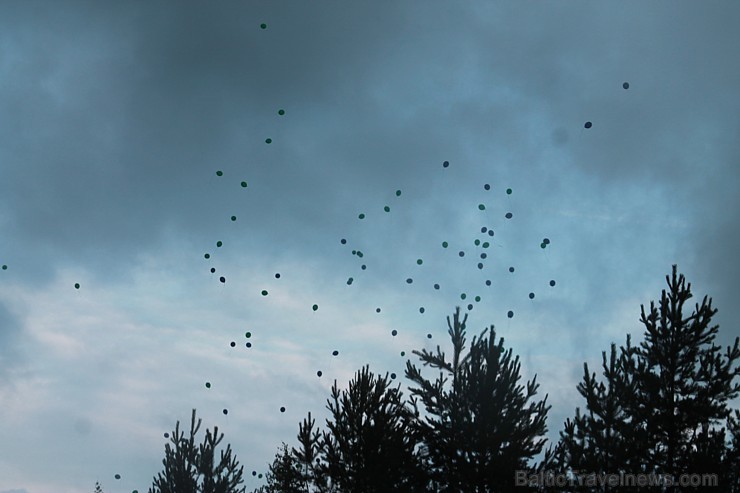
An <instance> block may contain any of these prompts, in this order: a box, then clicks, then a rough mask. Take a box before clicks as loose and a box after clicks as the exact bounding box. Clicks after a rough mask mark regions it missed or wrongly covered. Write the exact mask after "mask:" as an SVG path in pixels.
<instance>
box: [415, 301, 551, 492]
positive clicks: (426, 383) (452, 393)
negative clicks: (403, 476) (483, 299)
mask: <svg viewBox="0 0 740 493" xmlns="http://www.w3.org/2000/svg"><path fill="white" fill-rule="evenodd" d="M466 322H467V315H465V318H464V319H463V320H462V321H461V320H460V308H459V307H458V308H457V309H456V311H455V313H454V315H453V322H450V318H449V317H447V325H448V328H449V331H448V333H449V335H450V338H451V340H452V345H453V354H452V361H447V359H446V357H445V354H444V353H443V352H441V351H440V347H439V346H437V353H436V354H434V353H431V352H429V351H426V350H422V351H414V352H413V353H414V354H416V355H417V356H418V357H419V358H420V359H421V361H422V362H423V364H424V366H430V367H432V368H435V369H438V370H440V375H439V377H438V378H437V379H436V380H435V381H430V380H428V379H426V378H424V377H423V376H422V374H421V372H420V370H419V369H418V368H417V367H416V366H414V365H413V364H412V363H411V362H410V361H408V362H407V363H406V377H407V378H408V379H410V380H411V381H412V382H414V383H415V384H416V385H418V387H416V388H412V389H411V394H412V396H413V397H414V398H415V399H416V398H418V399H419V400H420V401H421V403H422V404H423V405H424V407H425V411H426V415H425V416H424V418H423V419H417V420H416V421H415V425H416V429H417V432H418V433H419V435H420V437H422V440H423V446H422V450H423V457H424V460H425V462H426V463H427V464H428V467H429V469H430V475H431V478H432V480H433V482H434V487H435V491H444V492H448V491H449V492H455V493H457V492H460V491H465V492H495V491H510V490H511V489H512V488H513V486H514V484H515V483H514V481H515V474H516V471H527V472H533V470H532V469H531V468H530V467H529V466H528V465H527V461H528V459H531V458H532V457H534V456H535V455H536V454H538V453H539V452H540V451H541V450H542V447H543V445H544V443H545V439H544V438H543V436H544V434H545V433H546V431H547V428H546V425H545V420H546V416H547V411H548V410H549V409H550V407H549V406H546V400H547V396H545V399H544V400H542V401H540V402H530V399H532V398H533V397H534V396H535V394H536V393H537V388H538V386H539V385H538V384H537V383H536V376H535V378H534V379H533V380H532V381H530V382H527V386H526V391H525V389H524V387H523V386H522V385H517V383H518V382H519V380H520V378H521V377H520V375H519V372H520V366H521V365H520V363H519V357H518V356H517V357H516V358H514V359H512V350H511V349H509V350H508V351H506V352H505V351H504V347H503V342H504V341H503V339H501V340H500V341H499V342H498V344H496V343H495V339H496V334H495V331H494V330H493V326H491V327H490V330H491V333H490V336H489V337H486V336H485V334H486V332H487V330H488V329H485V330H484V331H483V332H482V333H481V335H480V337H477V338H474V339H473V341H472V343H471V347H470V351H469V352H468V353H467V354H466V355H464V356H463V350H464V349H465V324H466ZM448 378H449V379H451V382H450V385H449V386H448V385H446V384H447V382H448ZM518 491H526V489H525V488H522V489H518Z"/></svg>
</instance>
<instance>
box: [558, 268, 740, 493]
mask: <svg viewBox="0 0 740 493" xmlns="http://www.w3.org/2000/svg"><path fill="white" fill-rule="evenodd" d="M666 281H667V283H668V287H669V292H668V293H667V292H666V290H663V291H662V295H661V300H660V310H658V308H656V307H655V304H654V303H653V302H651V303H650V310H649V313H647V314H646V312H645V307H644V305H641V318H640V321H641V322H642V324H643V325H645V328H646V332H645V337H644V341H643V342H642V343H641V344H640V346H639V347H636V348H634V347H631V346H630V338H629V337H628V338H627V346H626V347H622V348H621V355H620V357H619V358H616V351H615V347H614V346H613V345H612V358H611V360H610V364H609V365H607V364H606V355H605V354H603V361H604V363H603V366H604V377H605V379H606V385H605V384H604V383H601V384H597V383H596V380H595V375H591V376H589V373H588V366H587V365H584V373H585V374H584V381H583V383H581V384H580V385H579V387H578V390H579V392H580V393H581V395H582V396H583V397H584V398H585V399H586V406H587V410H588V414H584V415H581V414H580V412H579V409H576V418H575V420H574V421H570V420H566V423H565V430H564V431H563V432H562V433H561V441H560V446H561V447H562V450H563V451H565V453H564V455H563V457H564V460H565V462H566V463H567V466H568V468H569V469H570V470H579V469H581V470H583V469H584V468H585V469H587V470H588V472H595V473H598V472H614V473H617V472H620V471H625V472H629V473H653V474H657V475H663V474H671V475H672V476H673V477H674V479H678V478H679V476H680V475H681V474H683V473H692V474H702V473H704V474H707V473H711V474H717V475H718V477H719V478H723V481H725V483H724V484H720V486H722V488H723V489H722V491H732V489H730V488H727V486H728V485H729V484H731V483H732V482H733V481H734V482H735V484H737V477H738V474H737V471H738V462H737V455H735V454H736V453H737V452H736V450H737V448H736V447H734V446H732V444H737V438H738V431H740V430H738V425H737V421H735V420H734V418H733V417H732V416H731V415H730V410H729V409H728V407H727V403H728V401H729V400H731V399H733V398H735V397H737V395H738V392H740V384H737V383H734V380H735V377H736V376H737V375H738V373H740V369H739V368H737V367H735V368H733V364H734V362H735V360H737V359H738V358H740V348H738V344H739V343H740V338H736V339H735V344H734V347H727V351H726V353H725V355H724V357H723V355H722V354H721V348H720V347H719V346H717V345H715V344H714V343H713V341H714V339H715V337H716V334H717V331H718V329H719V327H718V326H716V325H715V326H712V327H710V322H711V318H712V316H713V315H715V314H716V313H717V310H716V309H712V306H711V305H712V302H711V299H709V301H707V297H706V296H705V297H704V299H703V301H702V303H701V306H699V304H696V307H695V310H694V311H693V313H692V314H691V315H689V316H688V317H684V304H685V302H686V301H687V300H689V299H690V298H691V297H692V294H691V284H688V285H686V282H685V278H684V276H683V275H680V276H678V275H677V268H676V266H675V265H674V266H673V274H672V276H670V277H669V276H666ZM736 416H737V414H736ZM723 422H724V423H725V424H726V425H727V429H728V430H729V431H730V432H731V433H732V434H733V437H734V438H733V440H734V441H733V442H731V444H729V445H728V444H726V443H725V429H724V428H719V429H718V426H719V425H720V424H722V423H723ZM617 489H618V490H619V491H628V489H627V488H625V487H619V488H617ZM603 490H604V489H602V488H590V489H588V491H603ZM639 490H640V491H664V488H662V487H655V486H653V487H648V488H642V489H639ZM668 491H680V490H679V487H678V485H676V484H673V485H671V486H670V487H669V488H668Z"/></svg>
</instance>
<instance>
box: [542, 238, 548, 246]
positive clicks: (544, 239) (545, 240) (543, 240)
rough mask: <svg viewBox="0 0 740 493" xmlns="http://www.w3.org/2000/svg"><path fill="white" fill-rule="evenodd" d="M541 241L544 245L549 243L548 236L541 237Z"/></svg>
mask: <svg viewBox="0 0 740 493" xmlns="http://www.w3.org/2000/svg"><path fill="white" fill-rule="evenodd" d="M542 243H544V244H545V245H549V244H550V239H549V238H543V239H542Z"/></svg>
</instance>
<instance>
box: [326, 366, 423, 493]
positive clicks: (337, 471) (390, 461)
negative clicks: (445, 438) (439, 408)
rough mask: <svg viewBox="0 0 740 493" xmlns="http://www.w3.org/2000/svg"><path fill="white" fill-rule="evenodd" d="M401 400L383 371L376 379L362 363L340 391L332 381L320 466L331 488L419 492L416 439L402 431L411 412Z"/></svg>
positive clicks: (356, 492)
mask: <svg viewBox="0 0 740 493" xmlns="http://www.w3.org/2000/svg"><path fill="white" fill-rule="evenodd" d="M399 387H400V386H399ZM402 398H403V396H402V393H401V391H400V389H399V388H391V387H390V382H389V380H388V375H386V376H385V377H383V378H380V377H377V378H376V377H375V375H373V373H372V372H370V371H369V368H368V367H367V366H365V367H364V368H363V369H362V370H360V371H358V372H357V373H356V374H355V377H354V379H353V380H352V381H351V382H350V384H349V389H348V390H343V391H341V392H340V391H339V389H338V388H337V384H336V382H334V386H333V387H332V394H331V399H330V400H328V402H327V408H328V409H329V411H331V414H332V416H331V419H328V420H327V423H326V424H327V428H328V431H324V433H323V450H324V457H323V459H324V464H323V465H322V467H321V469H322V470H323V471H324V472H325V473H326V475H327V476H328V478H329V479H330V481H331V483H332V487H335V488H336V489H338V490H339V491H343V492H345V491H346V492H350V491H351V492H353V493H371V492H372V493H385V492H391V491H404V492H409V493H411V492H416V491H424V483H425V478H424V475H423V473H422V471H421V468H420V463H419V460H418V457H417V455H416V454H415V451H414V449H415V447H416V443H415V441H414V437H413V435H411V434H409V433H408V432H407V430H408V429H409V428H410V427H411V422H412V420H413V419H414V415H413V413H412V411H411V409H410V408H408V407H407V406H406V405H405V404H404V402H403V401H402Z"/></svg>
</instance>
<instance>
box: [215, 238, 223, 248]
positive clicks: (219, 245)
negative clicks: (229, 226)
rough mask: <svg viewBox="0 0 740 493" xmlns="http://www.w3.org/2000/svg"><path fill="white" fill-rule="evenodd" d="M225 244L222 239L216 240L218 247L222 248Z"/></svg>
mask: <svg viewBox="0 0 740 493" xmlns="http://www.w3.org/2000/svg"><path fill="white" fill-rule="evenodd" d="M223 245H224V243H223V242H222V241H220V240H219V241H217V242H216V246H217V247H218V248H221V247H222V246H223Z"/></svg>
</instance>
